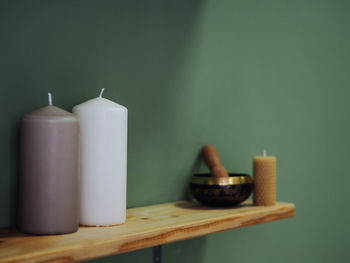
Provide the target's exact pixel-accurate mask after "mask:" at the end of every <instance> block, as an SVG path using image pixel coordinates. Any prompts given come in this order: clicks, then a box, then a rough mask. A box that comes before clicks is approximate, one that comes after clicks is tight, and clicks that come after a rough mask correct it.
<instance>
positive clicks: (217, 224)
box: [0, 201, 294, 263]
mask: <svg viewBox="0 0 350 263" xmlns="http://www.w3.org/2000/svg"><path fill="white" fill-rule="evenodd" d="M293 216H294V205H293V204H291V203H277V205H276V206H269V207H256V206H252V205H251V204H250V203H244V204H243V205H241V206H239V207H236V208H207V207H203V206H201V205H198V204H195V203H193V202H188V201H180V202H175V203H166V204H160V205H152V206H145V207H139V208H132V209H128V211H127V222H126V223H125V224H124V225H120V226H112V227H81V228H80V229H79V231H78V232H77V233H73V234H68V235H59V236H31V235H25V234H21V233H19V232H17V231H16V230H14V229H1V230H0V262H38V261H40V262H56V263H58V262H60V263H61V262H74V261H82V260H88V259H93V258H98V257H103V256H109V255H115V254H119V253H123V252H128V251H133V250H137V249H141V248H146V247H152V246H157V245H161V244H166V243H170V242H174V241H179V240H184V239H189V238H194V237H198V236H204V235H208V234H211V233H215V232H220V231H225V230H229V229H235V228H240V227H246V226H249V225H256V224H260V223H265V222H270V221H274V220H279V219H283V218H288V217H293Z"/></svg>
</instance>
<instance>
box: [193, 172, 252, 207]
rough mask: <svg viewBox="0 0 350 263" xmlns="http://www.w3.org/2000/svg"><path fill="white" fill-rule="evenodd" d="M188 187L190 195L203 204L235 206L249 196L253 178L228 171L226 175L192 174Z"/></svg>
mask: <svg viewBox="0 0 350 263" xmlns="http://www.w3.org/2000/svg"><path fill="white" fill-rule="evenodd" d="M190 189H191V192H192V195H193V196H194V197H195V198H196V199H197V200H198V201H199V202H200V203H202V204H204V205H207V206H221V207H222V206H235V205H238V204H240V203H242V202H243V201H245V200H246V199H247V198H248V197H249V196H250V194H251V193H252V189H253V180H252V178H251V177H250V176H249V175H248V174H238V173H230V174H229V176H228V177H213V176H211V174H209V173H203V174H194V175H193V176H192V179H191V183H190Z"/></svg>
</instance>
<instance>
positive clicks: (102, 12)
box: [0, 0, 201, 226]
mask: <svg viewBox="0 0 350 263" xmlns="http://www.w3.org/2000/svg"><path fill="white" fill-rule="evenodd" d="M200 4H201V2H200V1H198V0H197V1H189V2H188V1H177V2H170V1H169V2H167V1H118V2H113V1H98V2H95V1H75V2H71V1H57V2H42V1H32V2H27V1H17V2H14V1H2V2H1V4H0V6H1V8H0V17H1V20H0V32H1V35H2V41H1V43H0V61H1V62H0V63H1V64H0V67H1V72H2V73H3V74H2V77H1V89H2V94H3V95H2V96H1V98H0V100H1V105H2V106H1V107H2V109H0V111H1V115H2V116H1V117H2V119H3V120H4V122H3V125H2V129H1V137H0V143H1V145H2V147H1V152H0V160H1V161H0V162H1V163H0V165H1V167H2V171H3V176H1V179H0V180H1V185H2V186H3V187H2V194H1V200H0V204H1V208H2V211H5V212H4V213H1V216H0V225H1V226H8V225H13V224H14V216H13V215H14V210H15V209H14V206H15V197H16V195H17V193H16V191H15V188H16V187H15V185H16V177H15V173H16V171H17V167H18V152H17V151H16V150H15V149H16V145H17V144H18V134H17V131H14V130H15V129H16V130H17V126H18V123H19V120H20V118H21V116H22V115H23V114H24V113H26V112H30V111H32V110H34V109H37V108H39V107H42V106H45V105H46V104H47V95H46V94H47V92H48V91H52V93H53V95H54V104H55V105H57V106H59V107H62V108H64V109H66V110H71V108H72V107H73V106H74V105H76V104H79V103H81V102H83V101H84V100H86V99H90V98H92V97H95V96H97V95H98V92H99V90H98V89H99V88H100V87H105V88H106V97H107V96H108V98H110V99H111V100H116V101H118V102H120V103H121V104H124V105H125V106H127V107H128V108H129V110H130V112H131V114H130V116H129V123H130V125H129V138H130V144H131V145H129V153H130V154H132V150H133V149H134V148H135V147H136V146H135V147H133V144H134V145H137V144H138V143H142V140H143V139H144V138H145V137H147V135H149V134H153V133H155V132H157V130H158V128H160V124H159V118H160V117H161V115H162V114H164V109H166V110H167V111H171V109H172V107H175V106H176V105H172V104H171V102H172V101H171V98H172V93H171V90H170V88H171V83H172V79H173V78H174V75H176V74H177V70H178V67H179V64H181V60H182V55H183V53H185V50H186V47H187V45H188V42H189V41H190V40H191V33H192V28H193V26H194V24H195V21H196V17H197V14H198V11H199V8H200ZM179 88H180V89H181V87H179ZM183 92H186V91H185V90H184V91H183ZM5 109H11V110H10V111H9V110H7V111H6V110H5ZM134 112H137V114H138V116H137V117H136V116H133V114H132V113H134ZM135 118H137V120H136V119H135ZM163 126H164V124H163ZM165 126H166V125H165ZM141 132H142V136H140V133H141ZM153 135H154V134H153ZM137 140H139V141H137Z"/></svg>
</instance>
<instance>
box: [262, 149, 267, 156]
mask: <svg viewBox="0 0 350 263" xmlns="http://www.w3.org/2000/svg"><path fill="white" fill-rule="evenodd" d="M263 154H264V157H266V156H267V153H266V149H264V153H263Z"/></svg>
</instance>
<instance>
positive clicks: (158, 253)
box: [153, 246, 162, 263]
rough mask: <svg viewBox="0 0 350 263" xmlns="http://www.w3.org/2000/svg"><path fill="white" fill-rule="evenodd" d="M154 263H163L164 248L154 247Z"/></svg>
mask: <svg viewBox="0 0 350 263" xmlns="http://www.w3.org/2000/svg"><path fill="white" fill-rule="evenodd" d="M153 263H162V246H155V247H153Z"/></svg>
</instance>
